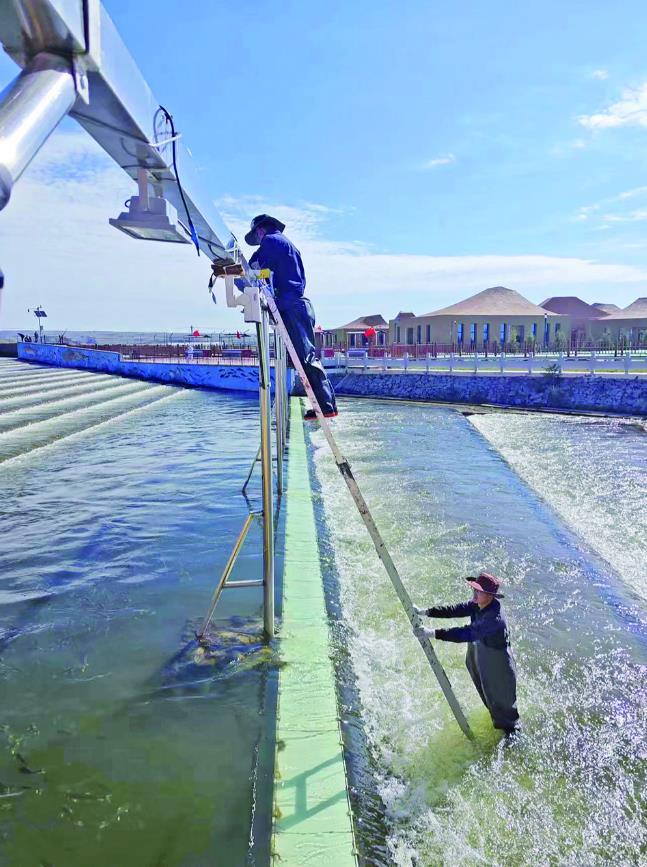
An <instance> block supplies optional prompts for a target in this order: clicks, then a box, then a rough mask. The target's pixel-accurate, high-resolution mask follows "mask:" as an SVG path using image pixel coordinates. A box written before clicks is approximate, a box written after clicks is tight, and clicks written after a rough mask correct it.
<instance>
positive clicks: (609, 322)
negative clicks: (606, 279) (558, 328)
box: [541, 296, 647, 346]
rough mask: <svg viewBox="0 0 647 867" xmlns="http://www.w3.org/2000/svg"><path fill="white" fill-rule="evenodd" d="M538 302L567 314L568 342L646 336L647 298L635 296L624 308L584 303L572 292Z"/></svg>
mask: <svg viewBox="0 0 647 867" xmlns="http://www.w3.org/2000/svg"><path fill="white" fill-rule="evenodd" d="M541 306H542V307H545V308H546V309H547V310H551V311H553V312H557V313H563V314H564V315H566V316H568V317H569V319H570V335H569V340H570V343H571V345H572V346H582V345H584V344H585V343H586V342H587V341H592V342H598V341H608V342H611V343H615V342H617V341H618V340H621V339H623V338H624V339H627V340H629V341H630V342H631V343H635V342H638V341H642V340H646V339H647V298H637V299H636V300H635V301H634V302H633V303H632V304H630V305H629V306H628V307H625V309H624V310H621V309H620V308H619V307H618V306H617V304H600V303H598V304H586V302H584V301H581V300H580V299H579V298H576V297H575V296H557V297H553V298H548V299H547V300H546V301H544V302H543V303H542V305H541Z"/></svg>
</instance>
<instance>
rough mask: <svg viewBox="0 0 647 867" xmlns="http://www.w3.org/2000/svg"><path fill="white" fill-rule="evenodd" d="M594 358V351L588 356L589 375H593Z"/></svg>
mask: <svg viewBox="0 0 647 867" xmlns="http://www.w3.org/2000/svg"><path fill="white" fill-rule="evenodd" d="M595 360H596V359H595V352H591V355H590V357H589V373H590V374H591V376H593V374H594V373H595Z"/></svg>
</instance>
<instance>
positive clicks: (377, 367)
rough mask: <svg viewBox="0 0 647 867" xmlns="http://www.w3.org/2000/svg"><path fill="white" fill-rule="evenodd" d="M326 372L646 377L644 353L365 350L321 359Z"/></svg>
mask: <svg viewBox="0 0 647 867" xmlns="http://www.w3.org/2000/svg"><path fill="white" fill-rule="evenodd" d="M324 365H325V366H326V367H327V368H341V369H343V370H347V371H351V370H352V371H353V372H369V371H402V372H404V373H406V372H408V371H411V372H415V373H420V372H421V371H424V372H425V373H433V372H435V371H438V372H443V373H446V372H449V373H484V374H485V373H506V372H511V373H521V374H529V375H532V374H533V373H539V374H549V375H550V374H555V375H559V374H567V373H582V372H585V373H589V374H594V373H610V374H614V373H615V374H618V373H620V374H626V375H628V374H630V373H647V351H645V352H644V354H637V353H636V354H632V353H625V354H624V355H619V356H614V355H613V353H609V354H607V355H600V354H598V353H593V352H591V353H588V354H587V353H582V352H580V353H578V355H571V356H568V355H565V354H564V353H557V354H554V355H549V354H546V355H527V356H523V355H508V354H506V353H500V354H499V355H497V356H492V355H489V356H487V355H478V354H474V355H471V356H469V355H452V354H449V355H446V356H434V355H432V354H431V353H428V354H427V355H426V357H424V358H416V357H411V356H409V354H408V353H406V352H405V353H404V354H403V356H401V357H399V358H398V357H393V356H383V357H378V358H375V357H372V356H370V355H369V353H368V352H367V351H366V350H352V349H351V350H349V351H348V352H347V353H337V354H336V355H335V357H334V358H324Z"/></svg>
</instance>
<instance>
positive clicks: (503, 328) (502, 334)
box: [499, 322, 508, 343]
mask: <svg viewBox="0 0 647 867" xmlns="http://www.w3.org/2000/svg"><path fill="white" fill-rule="evenodd" d="M507 337H508V326H507V325H506V323H505V322H502V323H501V325H499V343H505V342H506V339H507Z"/></svg>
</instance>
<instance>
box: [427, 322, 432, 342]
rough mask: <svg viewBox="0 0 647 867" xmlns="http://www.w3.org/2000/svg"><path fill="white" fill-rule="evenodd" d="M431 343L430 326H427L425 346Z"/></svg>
mask: <svg viewBox="0 0 647 867" xmlns="http://www.w3.org/2000/svg"><path fill="white" fill-rule="evenodd" d="M430 343H431V325H428V326H427V344H430Z"/></svg>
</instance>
